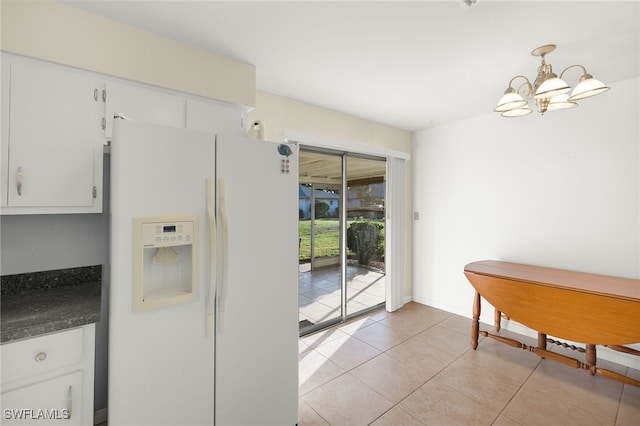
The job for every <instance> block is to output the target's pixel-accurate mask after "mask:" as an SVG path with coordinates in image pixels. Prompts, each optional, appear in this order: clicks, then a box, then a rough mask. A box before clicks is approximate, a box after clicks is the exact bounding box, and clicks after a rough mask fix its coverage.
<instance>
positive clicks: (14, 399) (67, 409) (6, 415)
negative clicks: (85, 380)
mask: <svg viewBox="0 0 640 426" xmlns="http://www.w3.org/2000/svg"><path fill="white" fill-rule="evenodd" d="M82 403H83V401H82V372H81V371H76V372H75V373H70V374H66V375H64V376H60V377H57V378H55V379H51V380H46V381H43V382H40V383H35V384H33V385H30V386H25V387H22V388H18V389H15V390H12V391H8V392H3V393H2V424H3V425H44V424H46V425H57V424H63V425H82V424H92V423H93V419H84V420H83V419H82Z"/></svg>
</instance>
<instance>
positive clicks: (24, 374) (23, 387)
mask: <svg viewBox="0 0 640 426" xmlns="http://www.w3.org/2000/svg"><path fill="white" fill-rule="evenodd" d="M94 347H95V324H89V325H85V326H82V327H78V328H73V329H70V330H66V331H62V332H58V333H51V334H46V335H42V336H38V337H33V338H29V339H23V340H19V341H16V342H9V343H5V344H3V345H2V346H0V352H1V355H2V373H3V374H2V395H1V403H2V424H3V425H18V424H19V425H30V424H40V425H42V424H51V425H56V424H64V425H91V424H93V375H94V352H95V349H94Z"/></svg>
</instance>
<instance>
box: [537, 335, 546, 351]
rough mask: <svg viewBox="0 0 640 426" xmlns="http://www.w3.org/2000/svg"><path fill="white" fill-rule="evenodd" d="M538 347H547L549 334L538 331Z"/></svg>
mask: <svg viewBox="0 0 640 426" xmlns="http://www.w3.org/2000/svg"><path fill="white" fill-rule="evenodd" d="M538 347H539V348H540V349H547V335H546V334H544V333H538Z"/></svg>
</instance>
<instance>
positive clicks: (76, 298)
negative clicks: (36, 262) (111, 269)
mask: <svg viewBox="0 0 640 426" xmlns="http://www.w3.org/2000/svg"><path fill="white" fill-rule="evenodd" d="M88 268H94V270H93V271H86V270H84V268H72V269H71V270H58V271H46V272H36V273H32V274H19V275H8V276H3V277H2V278H1V280H2V283H1V284H2V299H1V307H0V308H1V310H0V326H1V330H0V331H1V333H0V334H1V338H0V341H1V342H2V343H5V342H9V341H12V340H17V339H23V338H27V337H33V336H37V335H40V334H45V333H51V332H54V331H61V330H65V329H68V328H73V327H79V326H82V325H85V324H90V323H95V322H98V320H99V319H100V303H101V294H102V285H101V267H100V266H97V267H88ZM79 270H81V271H79ZM85 280H90V281H85Z"/></svg>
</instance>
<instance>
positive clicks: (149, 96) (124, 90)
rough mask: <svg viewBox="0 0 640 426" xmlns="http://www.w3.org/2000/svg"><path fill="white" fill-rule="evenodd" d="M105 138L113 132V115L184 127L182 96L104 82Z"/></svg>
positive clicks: (131, 85)
mask: <svg viewBox="0 0 640 426" xmlns="http://www.w3.org/2000/svg"><path fill="white" fill-rule="evenodd" d="M105 98H106V123H105V125H106V129H105V137H107V138H110V137H111V134H112V131H113V118H114V116H116V115H119V116H121V117H123V118H126V119H129V120H134V121H142V122H145V123H151V124H159V125H162V126H170V127H181V128H184V127H185V98H184V97H182V96H178V95H174V94H170V93H165V92H162V91H160V90H158V89H151V88H146V87H140V86H136V85H133V84H124V83H111V82H107V91H106V96H105Z"/></svg>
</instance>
